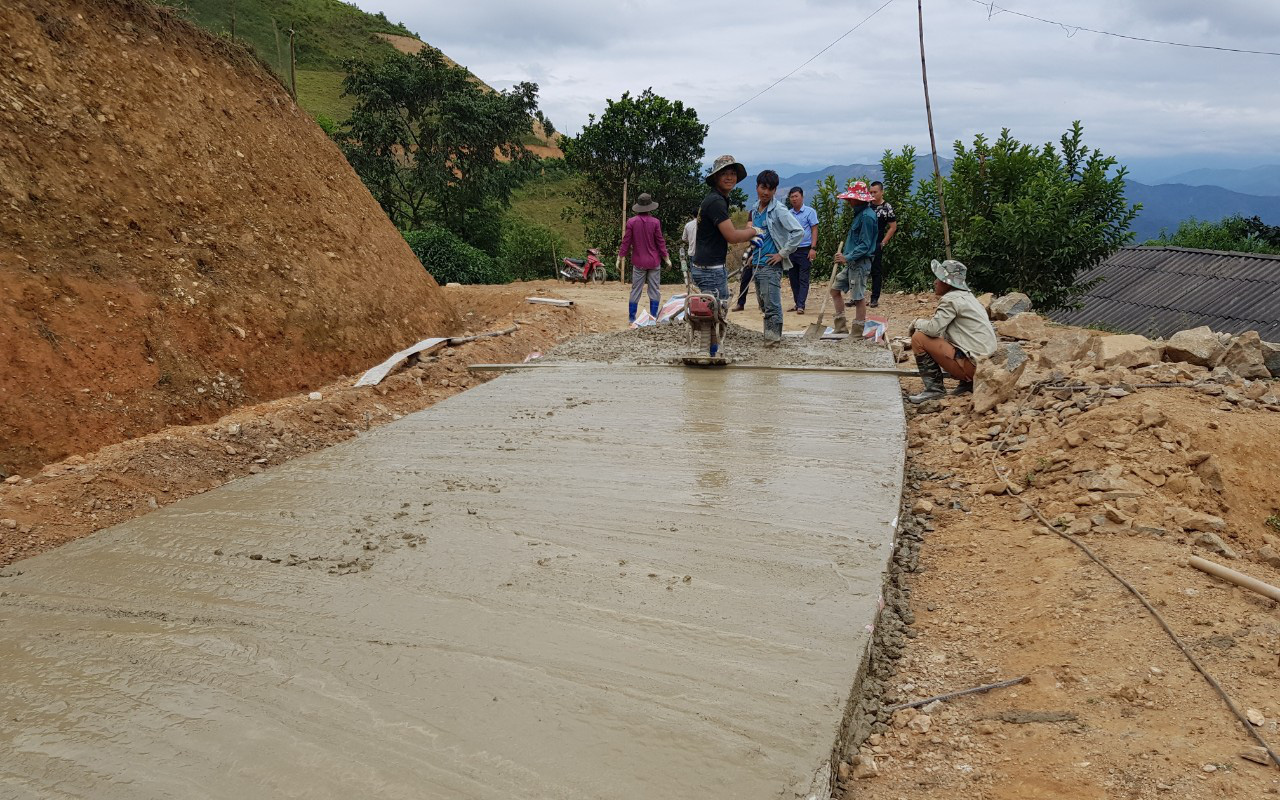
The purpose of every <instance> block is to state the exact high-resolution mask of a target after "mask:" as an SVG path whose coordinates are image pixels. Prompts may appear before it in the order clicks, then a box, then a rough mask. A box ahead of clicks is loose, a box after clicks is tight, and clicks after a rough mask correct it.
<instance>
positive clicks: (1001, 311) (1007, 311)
mask: <svg viewBox="0 0 1280 800" xmlns="http://www.w3.org/2000/svg"><path fill="white" fill-rule="evenodd" d="M1030 310H1031V298H1030V297H1027V296H1026V295H1025V294H1023V293H1022V292H1013V293H1012V294H1006V295H1004V296H1003V297H998V298H996V299H995V300H992V301H991V305H990V307H989V308H988V309H987V311H988V312H989V313H990V314H991V318H992V319H994V320H1002V319H1009V318H1010V317H1012V316H1014V315H1015V314H1021V313H1022V312H1024V311H1030Z"/></svg>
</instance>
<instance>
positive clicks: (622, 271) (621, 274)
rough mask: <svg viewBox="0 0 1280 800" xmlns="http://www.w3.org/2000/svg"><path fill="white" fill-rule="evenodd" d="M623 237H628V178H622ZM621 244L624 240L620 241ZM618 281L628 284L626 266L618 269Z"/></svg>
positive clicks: (624, 176)
mask: <svg viewBox="0 0 1280 800" xmlns="http://www.w3.org/2000/svg"><path fill="white" fill-rule="evenodd" d="M622 235H623V236H626V235H627V176H626V175H623V176H622ZM618 241H619V242H621V241H622V240H621V239H619V240H618ZM618 281H619V282H620V283H626V282H627V268H626V267H625V266H622V267H619V268H618Z"/></svg>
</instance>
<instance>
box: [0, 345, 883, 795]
mask: <svg viewBox="0 0 1280 800" xmlns="http://www.w3.org/2000/svg"><path fill="white" fill-rule="evenodd" d="M903 432H904V423H903V418H902V410H901V405H900V400H899V395H898V384H897V381H896V379H894V378H893V377H890V376H874V375H870V376H868V375H855V376H850V375H842V374H824V373H787V372H784V373H777V372H745V371H744V372H721V371H700V370H672V369H630V370H626V371H621V372H618V373H608V372H595V371H591V372H588V371H582V372H568V371H557V370H545V371H534V372H526V373H518V374H512V375H506V376H503V377H501V378H499V379H497V380H494V381H492V382H490V383H487V384H485V385H483V386H481V387H478V388H475V389H472V390H471V391H468V392H466V393H464V394H461V395H458V396H456V397H454V398H452V399H450V400H448V401H446V402H444V403H441V404H440V405H438V406H436V407H434V408H432V409H429V410H427V411H424V412H421V413H418V414H414V415H412V416H409V417H406V418H405V419H403V420H401V421H399V422H397V423H395V424H392V425H389V426H387V427H385V428H382V429H380V430H377V431H375V432H373V433H371V434H368V435H365V436H362V437H361V438H359V439H357V440H355V441H353V442H350V443H347V444H345V445H341V446H338V447H333V448H331V449H328V450H325V451H322V452H319V453H316V454H313V455H311V456H307V457H305V458H301V459H298V460H295V461H293V462H290V463H288V464H286V465H283V466H281V467H278V468H276V469H273V470H271V471H270V472H267V473H264V474H261V475H257V476H251V477H248V478H245V479H242V480H238V481H235V482H233V483H230V484H227V485H226V486H224V487H221V488H219V489H216V490H213V491H210V492H207V493H205V494H203V495H200V496H197V497H193V498H190V499H188V500H185V501H182V502H180V503H177V504H175V505H174V506H171V507H168V508H165V509H162V510H160V511H157V512H154V513H152V514H150V515H148V516H146V517H142V518H140V519H137V520H134V521H132V522H130V523H126V524H123V525H119V526H117V527H115V528H112V529H109V530H107V531H104V532H102V533H99V534H97V535H96V536H93V537H90V538H88V539H84V540H80V541H78V542H75V543H72V544H70V545H68V546H66V547H64V548H62V549H61V550H58V551H55V552H52V553H48V554H45V555H42V556H39V557H37V558H33V559H30V560H28V561H24V562H20V563H19V564H16V565H14V566H12V567H10V568H8V570H7V573H8V574H10V575H12V574H13V573H15V572H18V571H20V572H21V574H20V575H17V576H15V577H7V578H4V579H2V580H0V590H3V592H4V596H3V597H0V625H2V626H3V628H2V630H3V634H4V635H3V637H2V638H0V702H2V703H3V706H4V710H5V713H4V714H3V716H2V717H0V750H3V752H4V754H5V755H4V756H3V758H0V795H2V796H5V797H52V796H57V797H92V798H107V799H110V798H130V799H131V800H136V799H137V798H170V797H173V798H190V797H212V798H236V800H242V798H246V797H307V798H349V797H379V798H422V797H442V798H443V797H448V798H503V800H509V798H513V797H521V798H637V797H663V798H676V797H691V798H692V797H697V798H745V797H751V798H765V797H787V798H790V797H793V796H795V795H796V794H797V793H801V794H802V793H804V792H805V791H806V790H807V789H808V787H809V786H810V784H811V783H812V781H813V779H814V775H815V773H816V772H817V771H818V770H819V769H820V768H821V767H822V766H823V765H824V764H825V763H826V762H827V759H828V757H829V755H830V752H831V748H832V745H833V743H834V741H835V737H836V735H837V732H838V728H839V725H840V719H841V714H842V712H843V709H844V706H845V703H846V700H847V697H848V694H849V692H850V690H851V687H852V684H853V681H854V678H855V675H856V672H857V670H858V666H859V661H860V659H861V658H862V656H863V653H864V651H865V648H866V646H867V643H868V638H869V634H868V633H867V630H866V626H867V625H868V624H869V623H871V622H872V621H873V619H874V617H875V613H876V607H877V598H878V594H879V589H880V585H881V579H882V571H883V568H884V567H885V565H886V562H887V560H888V558H889V556H890V550H891V541H892V522H893V520H894V519H895V517H896V514H897V500H898V496H899V487H900V482H901V469H902V459H903Z"/></svg>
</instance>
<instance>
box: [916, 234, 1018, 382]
mask: <svg viewBox="0 0 1280 800" xmlns="http://www.w3.org/2000/svg"><path fill="white" fill-rule="evenodd" d="M930 267H932V269H933V275H934V278H935V280H934V282H933V293H934V294H936V295H937V296H938V297H939V298H940V299H939V301H938V310H937V311H935V312H933V317H932V318H931V319H918V320H916V321H915V322H913V323H911V352H912V353H915V356H916V369H917V370H919V372H920V379H921V380H922V381H924V391H922V392H920V393H919V394H913V395H911V396H910V397H908V398H907V399H908V400H910V401H911V402H912V403H923V402H924V401H926V400H933V399H934V398H937V397H942V396H944V395H945V394H946V393H947V390H946V387H944V386H943V383H942V380H943V378H942V375H943V372H944V371H945V372H946V373H947V374H948V375H950V376H951V377H953V378H955V379H957V380H958V381H960V385H959V386H957V387H956V389H955V392H954V394H964V393H965V392H970V391H973V374H974V372H976V371H977V364H976V363H975V362H976V360H977V359H979V358H983V357H985V356H989V355H991V354H993V353H995V351H996V347H997V346H999V341H998V340H997V339H996V331H995V328H993V327H992V325H991V320H989V319H988V318H987V310H986V309H985V308H983V307H982V304H981V303H979V302H978V298H976V297H974V296H973V292H971V291H969V284H968V283H967V282H966V280H965V277H966V272H967V270H966V269H965V266H964V264H961V263H960V262H959V261H953V260H951V259H948V260H946V261H942V262H939V261H936V260H935V261H933V262H931V264H930Z"/></svg>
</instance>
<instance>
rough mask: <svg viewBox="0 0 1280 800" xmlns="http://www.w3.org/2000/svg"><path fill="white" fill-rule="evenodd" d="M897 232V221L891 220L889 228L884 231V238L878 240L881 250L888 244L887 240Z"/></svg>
mask: <svg viewBox="0 0 1280 800" xmlns="http://www.w3.org/2000/svg"><path fill="white" fill-rule="evenodd" d="M897 232H898V221H897V220H893V221H892V222H890V223H889V227H887V228H885V229H884V238H883V239H881V240H880V249H881V250H883V249H884V246H885V245H886V244H888V243H889V240H890V239H892V238H893V235H894V234H895V233H897Z"/></svg>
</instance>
